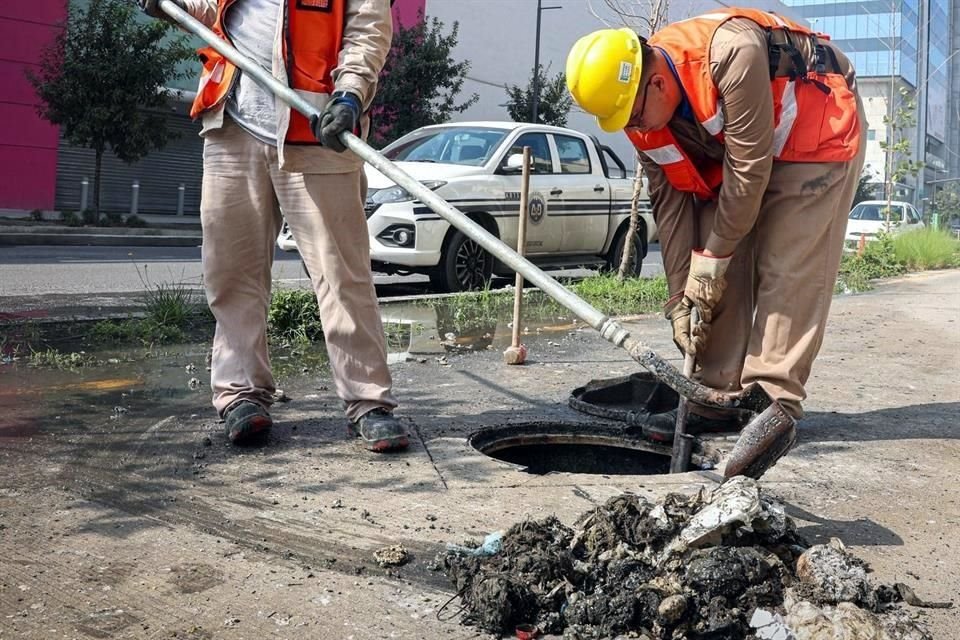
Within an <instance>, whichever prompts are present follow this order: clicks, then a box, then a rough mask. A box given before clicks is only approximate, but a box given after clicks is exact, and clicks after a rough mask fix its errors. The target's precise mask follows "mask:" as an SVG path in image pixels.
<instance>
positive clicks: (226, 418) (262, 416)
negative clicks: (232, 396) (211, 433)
mask: <svg viewBox="0 0 960 640" xmlns="http://www.w3.org/2000/svg"><path fill="white" fill-rule="evenodd" d="M223 422H224V431H226V434H227V439H229V440H230V442H232V443H233V444H249V443H250V442H251V441H252V440H253V439H254V438H256V439H260V438H261V437H262V436H265V435H266V434H267V433H268V432H269V431H270V428H271V427H272V426H273V419H272V418H271V417H270V414H269V413H267V410H266V409H264V408H263V407H261V406H260V405H259V404H257V403H256V402H253V401H252V400H237V401H236V402H234V403H233V404H231V405H230V406H229V407H227V410H226V411H225V412H224V413H223Z"/></svg>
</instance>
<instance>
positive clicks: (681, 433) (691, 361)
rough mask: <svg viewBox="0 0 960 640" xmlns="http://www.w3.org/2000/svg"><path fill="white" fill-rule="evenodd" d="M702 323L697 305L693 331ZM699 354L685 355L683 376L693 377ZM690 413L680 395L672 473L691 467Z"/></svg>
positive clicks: (684, 399)
mask: <svg viewBox="0 0 960 640" xmlns="http://www.w3.org/2000/svg"><path fill="white" fill-rule="evenodd" d="M698 324H700V312H699V311H698V310H697V307H696V305H694V307H693V308H692V309H691V310H690V327H691V333H693V330H695V329H696V327H697V325H698ZM696 363H697V356H695V355H694V354H692V353H687V354H685V355H684V357H683V376H684V377H685V378H690V379H693V371H694V368H695V367H696ZM689 415H690V400H689V399H687V397H686V396H680V401H679V403H678V404H677V423H676V425H675V427H674V429H673V449H672V451H671V452H670V473H685V472H686V471H687V469H688V468H689V467H690V454H691V453H693V436H691V435H687V416H689Z"/></svg>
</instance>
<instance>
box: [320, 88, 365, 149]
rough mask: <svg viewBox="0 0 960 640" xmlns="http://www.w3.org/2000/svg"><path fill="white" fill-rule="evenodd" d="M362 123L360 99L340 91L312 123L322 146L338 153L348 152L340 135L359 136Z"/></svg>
mask: <svg viewBox="0 0 960 640" xmlns="http://www.w3.org/2000/svg"><path fill="white" fill-rule="evenodd" d="M359 121H360V98H358V97H357V96H355V95H353V94H352V93H350V92H348V91H338V92H336V93H334V94H333V100H331V101H330V102H328V103H327V106H326V108H325V109H324V110H323V113H321V114H320V115H319V117H318V116H314V117H313V120H312V121H311V122H310V125H311V127H312V128H313V135H315V136H316V137H317V140H319V141H320V144H322V145H323V146H325V147H326V148H328V149H333V150H334V151H336V152H337V153H343V152H344V151H346V150H347V147H346V146H344V144H343V142H341V141H340V134H341V133H343V132H344V131H349V132H350V133H353V134H357V133H358V131H357V127H358V124H359Z"/></svg>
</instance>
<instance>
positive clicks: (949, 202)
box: [931, 183, 960, 226]
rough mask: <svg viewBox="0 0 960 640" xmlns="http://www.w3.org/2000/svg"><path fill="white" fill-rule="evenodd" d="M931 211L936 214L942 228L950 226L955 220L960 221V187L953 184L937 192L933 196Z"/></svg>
mask: <svg viewBox="0 0 960 640" xmlns="http://www.w3.org/2000/svg"><path fill="white" fill-rule="evenodd" d="M931 205H932V206H931V209H932V210H933V211H934V212H936V214H937V216H938V217H939V219H940V224H941V226H948V225H949V224H950V223H951V222H952V221H954V220H960V187H958V186H957V183H952V184H950V185H948V186H947V187H944V188H943V189H940V190H938V191H937V193H936V195H934V196H933V202H932V203H931Z"/></svg>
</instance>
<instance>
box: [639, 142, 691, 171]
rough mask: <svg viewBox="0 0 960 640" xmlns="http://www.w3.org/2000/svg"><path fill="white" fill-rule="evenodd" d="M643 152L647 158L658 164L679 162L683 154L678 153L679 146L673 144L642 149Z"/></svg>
mask: <svg viewBox="0 0 960 640" xmlns="http://www.w3.org/2000/svg"><path fill="white" fill-rule="evenodd" d="M643 152H644V153H645V154H647V157H648V158H650V159H651V160H653V161H654V162H656V163H657V164H659V165H660V166H663V165H666V164H673V163H674V162H681V161H682V160H683V154H682V153H680V148H679V147H677V145H675V144H668V145H664V146H662V147H657V148H656V149H644V151H643Z"/></svg>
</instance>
